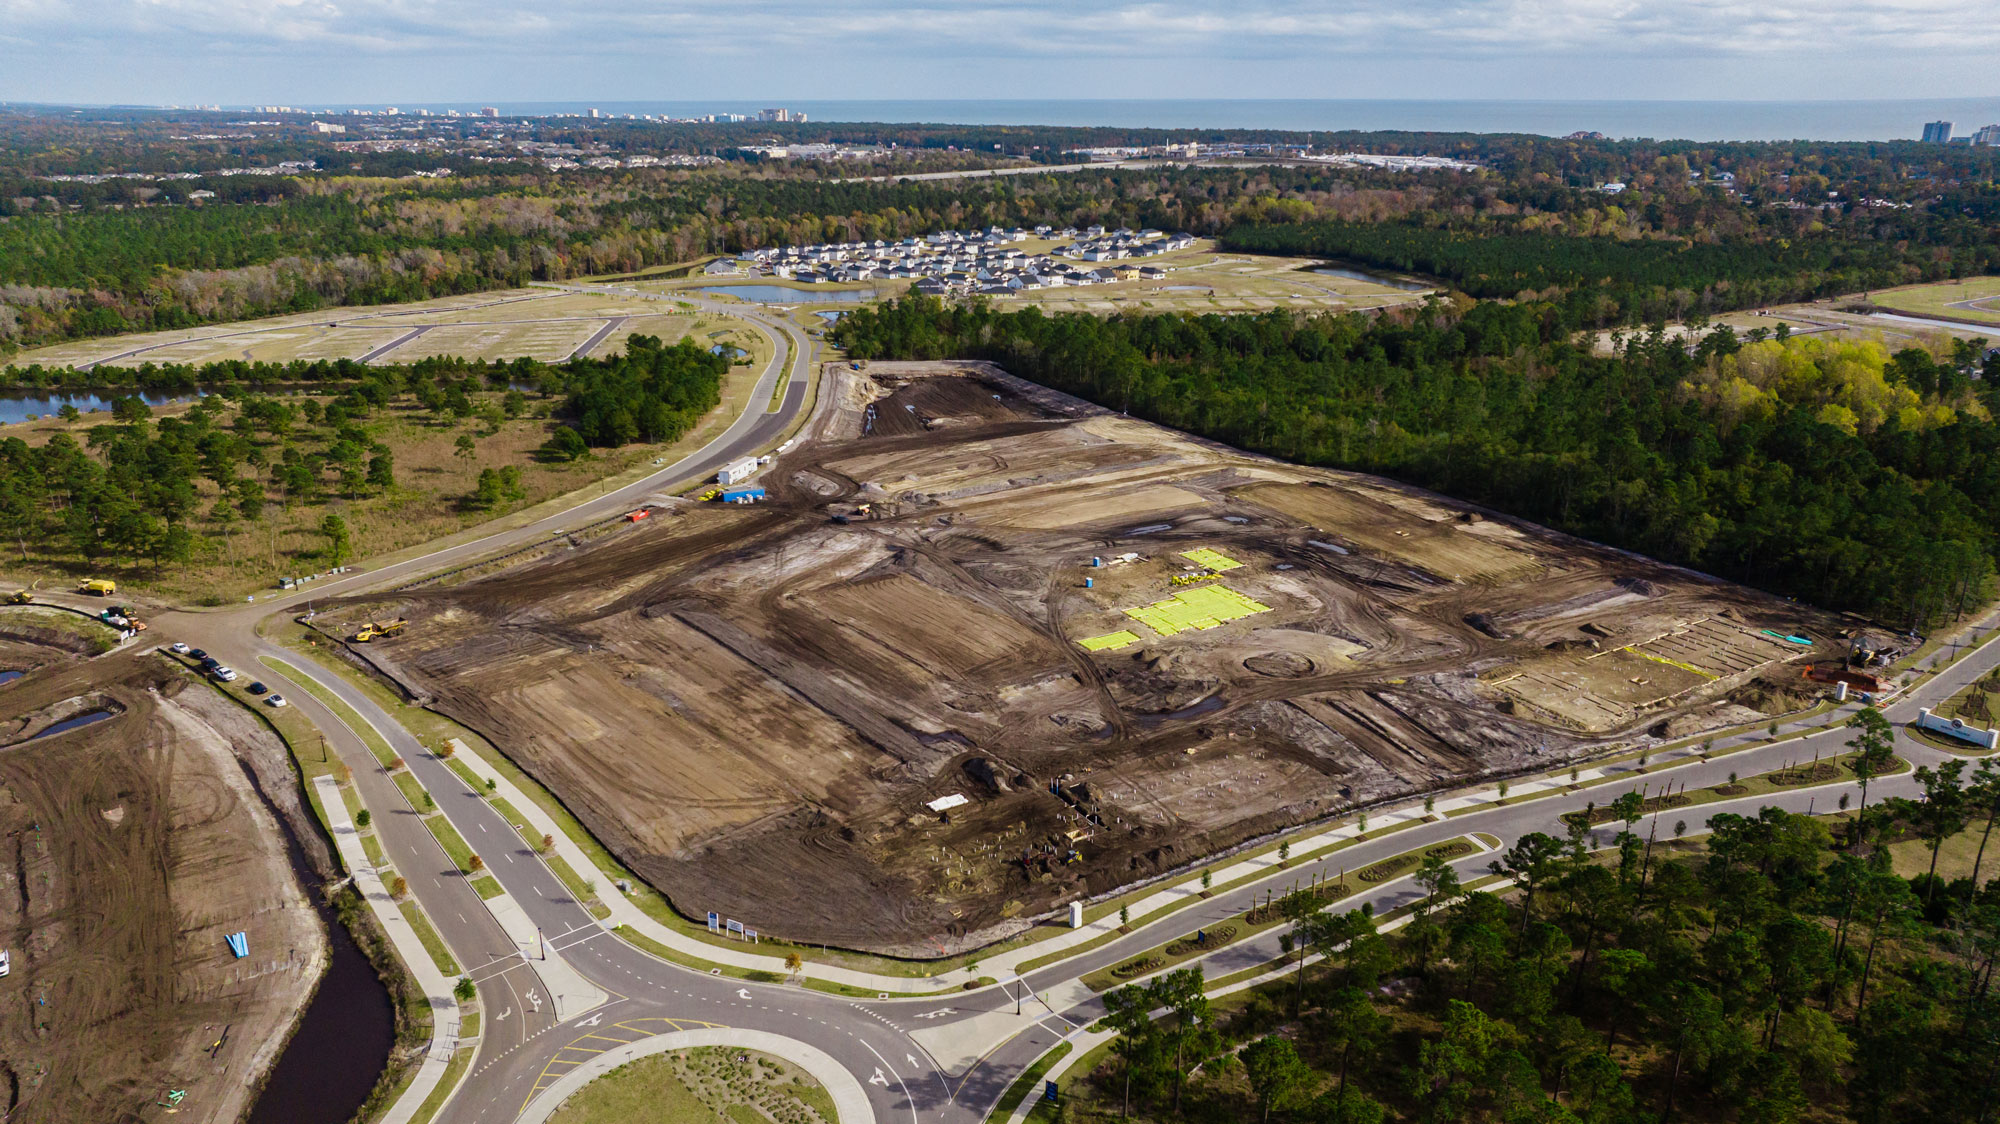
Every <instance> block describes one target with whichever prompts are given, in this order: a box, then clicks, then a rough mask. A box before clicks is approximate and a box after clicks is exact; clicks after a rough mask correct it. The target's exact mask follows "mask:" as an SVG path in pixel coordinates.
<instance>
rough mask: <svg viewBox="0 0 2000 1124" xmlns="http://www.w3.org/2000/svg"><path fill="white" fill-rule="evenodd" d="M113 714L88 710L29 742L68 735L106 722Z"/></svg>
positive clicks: (53, 726)
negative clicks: (85, 727)
mask: <svg viewBox="0 0 2000 1124" xmlns="http://www.w3.org/2000/svg"><path fill="white" fill-rule="evenodd" d="M112 713H113V712H112V711H109V710H87V711H84V712H83V713H82V714H78V715H73V716H71V717H69V718H65V719H63V720H62V721H60V722H56V723H53V724H52V725H50V726H49V728H48V729H46V730H43V731H42V732H41V733H39V734H36V735H35V736H34V737H32V738H30V739H28V740H29V741H38V740H40V739H42V738H52V737H54V736H56V735H57V734H66V733H68V732H70V731H71V730H76V729H80V728H82V727H84V726H94V725H96V724H97V723H99V722H102V721H104V720H105V719H106V718H109V717H111V715H112Z"/></svg>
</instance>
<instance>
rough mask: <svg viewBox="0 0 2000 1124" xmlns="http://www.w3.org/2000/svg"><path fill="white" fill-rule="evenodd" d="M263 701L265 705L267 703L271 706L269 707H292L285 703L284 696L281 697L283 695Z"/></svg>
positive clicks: (273, 696)
mask: <svg viewBox="0 0 2000 1124" xmlns="http://www.w3.org/2000/svg"><path fill="white" fill-rule="evenodd" d="M264 701H265V702H266V703H268V704H269V705H271V706H290V705H292V704H291V703H288V702H286V701H285V696H283V695H272V696H271V697H270V698H268V699H265V700H264Z"/></svg>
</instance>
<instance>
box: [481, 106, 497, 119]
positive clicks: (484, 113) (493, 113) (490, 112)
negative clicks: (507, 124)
mask: <svg viewBox="0 0 2000 1124" xmlns="http://www.w3.org/2000/svg"><path fill="white" fill-rule="evenodd" d="M479 115H480V116H481V117H498V116H500V111H499V110H497V109H495V108H493V107H492V106H490V105H488V106H482V107H480V110H479Z"/></svg>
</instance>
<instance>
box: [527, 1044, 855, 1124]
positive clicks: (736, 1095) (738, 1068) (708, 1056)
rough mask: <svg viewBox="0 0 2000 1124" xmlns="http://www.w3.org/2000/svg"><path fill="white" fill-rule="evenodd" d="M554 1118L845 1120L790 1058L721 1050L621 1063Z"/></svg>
mask: <svg viewBox="0 0 2000 1124" xmlns="http://www.w3.org/2000/svg"><path fill="white" fill-rule="evenodd" d="M744 1059H747V1060H744ZM549 1119H550V1120H551V1121H552V1122H553V1124H641V1122H645V1124H651V1122H652V1121H656V1120H671V1121H673V1122H674V1124H752V1122H768V1121H775V1122H777V1124H839V1122H838V1121H837V1119H836V1117H835V1113H834V1109H833V1098H832V1097H831V1096H829V1095H828V1094H827V1092H826V1090H825V1089H824V1088H822V1087H821V1086H820V1084H819V1083H818V1082H817V1081H814V1080H813V1079H812V1078H810V1077H808V1076H806V1075H805V1073H803V1072H801V1071H800V1070H798V1069H797V1068H796V1067H794V1066H793V1065H792V1064H791V1063H790V1062H787V1061H783V1060H782V1059H779V1058H774V1057H771V1056H770V1055H768V1054H760V1053H754V1052H746V1051H741V1050H736V1049H725V1048H721V1047H705V1048H702V1049H698V1050H679V1051H674V1052H672V1053H667V1054H658V1055H655V1056H653V1057H647V1058H640V1059H638V1060H637V1061H634V1062H629V1063H627V1064H625V1065H622V1066H619V1067H618V1068H617V1069H615V1070H612V1071H611V1072H610V1073H608V1074H606V1075H604V1076H603V1077H600V1078H598V1079H597V1080H596V1081H593V1082H591V1083H590V1084H589V1085H586V1086H584V1088H583V1089H582V1090H581V1091H580V1092H578V1093H577V1094H576V1095H574V1096H572V1097H571V1098H570V1099H569V1100H568V1101H566V1102H564V1103H563V1105H562V1107H560V1108H558V1109H557V1110H556V1112H555V1115H554V1116H551V1117H550V1118H549Z"/></svg>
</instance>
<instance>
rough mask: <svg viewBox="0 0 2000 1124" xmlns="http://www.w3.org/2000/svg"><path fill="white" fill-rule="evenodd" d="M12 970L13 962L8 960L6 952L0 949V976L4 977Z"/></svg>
mask: <svg viewBox="0 0 2000 1124" xmlns="http://www.w3.org/2000/svg"><path fill="white" fill-rule="evenodd" d="M13 970H14V962H13V961H12V960H10V959H8V955H7V950H6V949H4V948H0V976H4V975H6V974H7V973H9V972H11V971H13Z"/></svg>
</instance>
